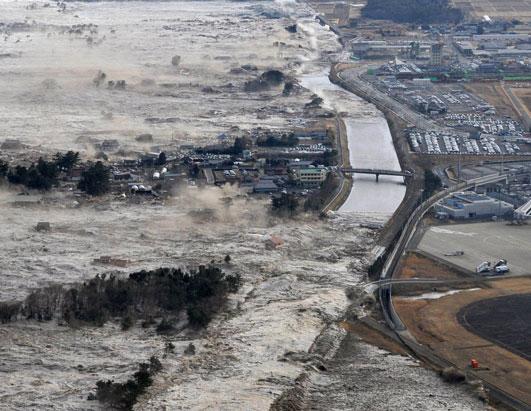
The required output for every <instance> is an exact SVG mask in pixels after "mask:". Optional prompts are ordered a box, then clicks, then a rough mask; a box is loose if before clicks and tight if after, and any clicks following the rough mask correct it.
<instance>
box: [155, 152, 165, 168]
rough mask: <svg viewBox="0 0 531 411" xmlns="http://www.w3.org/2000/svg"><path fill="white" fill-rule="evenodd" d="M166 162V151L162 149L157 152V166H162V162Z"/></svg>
mask: <svg viewBox="0 0 531 411" xmlns="http://www.w3.org/2000/svg"><path fill="white" fill-rule="evenodd" d="M166 162H167V159H166V153H165V152H164V151H162V152H161V153H160V154H159V158H158V160H157V164H158V165H159V166H163V165H164V164H166Z"/></svg>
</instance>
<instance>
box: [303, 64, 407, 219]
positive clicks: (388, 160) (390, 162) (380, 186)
mask: <svg viewBox="0 0 531 411" xmlns="http://www.w3.org/2000/svg"><path fill="white" fill-rule="evenodd" d="M301 81H302V84H303V85H304V86H305V87H307V88H308V89H310V90H312V91H313V92H314V93H316V94H318V95H320V96H321V97H322V98H323V100H324V101H325V104H327V105H328V106H329V107H330V108H333V109H334V110H336V111H337V112H339V113H342V114H343V115H342V120H343V121H344V122H345V126H346V130H347V138H348V149H349V156H350V165H351V166H352V167H354V168H379V169H386V170H395V171H396V170H398V171H399V170H400V164H399V162H398V157H397V155H396V151H395V148H394V145H393V139H392V137H391V132H390V131H389V126H388V125H387V122H386V120H385V118H384V117H383V115H382V114H381V113H380V112H378V111H377V110H376V108H375V107H374V106H372V105H370V104H368V103H367V102H365V101H363V100H362V99H360V98H359V97H357V96H355V95H353V94H352V93H349V92H347V91H346V90H343V89H342V88H341V87H338V86H336V85H335V84H332V83H331V82H330V80H329V79H328V72H326V71H325V72H321V73H317V74H313V73H312V74H307V75H304V76H302V78H301ZM353 180H354V184H353V187H352V190H351V192H350V195H349V197H348V198H347V200H346V201H345V203H344V204H343V205H342V206H341V208H340V210H339V211H340V212H342V213H349V214H357V215H360V214H361V215H364V216H366V217H369V216H370V217H372V218H374V219H383V220H385V219H387V218H389V217H390V216H391V215H392V214H393V212H394V211H395V210H396V209H397V208H398V206H399V205H400V203H401V202H402V199H403V198H404V194H405V192H406V187H405V185H404V184H403V182H404V181H403V178H402V177H393V176H380V178H379V181H378V182H376V178H375V177H374V176H371V175H363V174H357V175H354V176H353Z"/></svg>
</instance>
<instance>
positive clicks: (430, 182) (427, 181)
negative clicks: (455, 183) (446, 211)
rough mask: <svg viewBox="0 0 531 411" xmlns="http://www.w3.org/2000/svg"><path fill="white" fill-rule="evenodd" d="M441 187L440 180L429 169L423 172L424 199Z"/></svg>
mask: <svg viewBox="0 0 531 411" xmlns="http://www.w3.org/2000/svg"><path fill="white" fill-rule="evenodd" d="M441 186H442V183H441V178H440V177H439V176H438V175H437V174H435V173H433V171H431V170H430V169H425V170H424V193H425V196H426V198H427V197H430V196H431V195H432V194H433V193H435V192H436V191H437V190H439V189H440V188H441Z"/></svg>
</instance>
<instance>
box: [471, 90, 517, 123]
mask: <svg viewBox="0 0 531 411" xmlns="http://www.w3.org/2000/svg"><path fill="white" fill-rule="evenodd" d="M465 89H466V90H468V91H469V92H471V93H474V94H475V95H477V96H479V97H481V98H482V99H483V100H485V101H486V102H488V103H489V104H490V105H492V106H493V107H494V108H495V109H496V112H497V113H498V115H500V116H509V117H511V118H512V119H513V120H519V116H518V112H517V111H516V110H515V109H514V107H513V105H512V103H511V100H510V99H509V97H508V96H507V95H506V94H505V93H504V92H503V90H502V86H501V84H500V83H497V82H496V83H470V84H467V85H466V86H465Z"/></svg>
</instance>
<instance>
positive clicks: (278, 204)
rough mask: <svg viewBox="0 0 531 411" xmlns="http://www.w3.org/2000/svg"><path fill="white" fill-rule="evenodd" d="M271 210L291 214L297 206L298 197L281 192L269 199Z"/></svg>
mask: <svg viewBox="0 0 531 411" xmlns="http://www.w3.org/2000/svg"><path fill="white" fill-rule="evenodd" d="M271 207H272V209H273V212H274V213H276V214H281V215H286V214H287V215H289V216H293V215H294V214H295V213H296V211H297V209H298V208H299V199H298V198H297V197H296V196H295V195H294V194H288V193H282V194H280V196H276V197H273V199H272V200H271Z"/></svg>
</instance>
